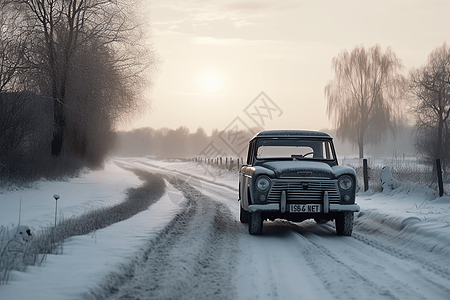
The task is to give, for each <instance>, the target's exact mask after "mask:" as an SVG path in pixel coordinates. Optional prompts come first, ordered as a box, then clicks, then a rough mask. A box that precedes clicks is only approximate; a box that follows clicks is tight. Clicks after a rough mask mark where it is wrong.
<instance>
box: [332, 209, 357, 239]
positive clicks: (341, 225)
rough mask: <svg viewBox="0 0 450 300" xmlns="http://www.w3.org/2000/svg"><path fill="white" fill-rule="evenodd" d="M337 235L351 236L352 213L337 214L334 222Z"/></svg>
mask: <svg viewBox="0 0 450 300" xmlns="http://www.w3.org/2000/svg"><path fill="white" fill-rule="evenodd" d="M334 222H335V225H336V233H337V235H342V236H351V235H352V231H353V212H344V213H339V214H338V216H337V217H336V219H335V220H334Z"/></svg>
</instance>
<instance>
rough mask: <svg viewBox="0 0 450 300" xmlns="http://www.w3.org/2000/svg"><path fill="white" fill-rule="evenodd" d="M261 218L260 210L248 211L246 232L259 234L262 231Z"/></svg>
mask: <svg viewBox="0 0 450 300" xmlns="http://www.w3.org/2000/svg"><path fill="white" fill-rule="evenodd" d="M262 228H263V219H262V218H261V213H260V212H252V213H249V220H248V232H249V233H250V234H252V235H259V234H261V233H262Z"/></svg>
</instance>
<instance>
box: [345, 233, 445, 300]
mask: <svg viewBox="0 0 450 300" xmlns="http://www.w3.org/2000/svg"><path fill="white" fill-rule="evenodd" d="M353 237H354V238H355V239H357V240H358V241H361V242H362V243H364V244H366V245H368V246H371V247H374V248H376V249H378V250H380V251H383V252H385V253H387V254H389V255H391V256H395V257H398V258H400V259H403V260H408V261H414V262H415V263H417V264H419V265H418V267H417V269H418V270H421V271H423V270H427V271H428V272H431V273H433V274H434V275H435V276H437V277H438V278H444V279H445V280H446V281H447V282H449V281H450V270H449V269H448V266H447V265H445V264H444V265H442V266H439V265H437V264H435V263H432V262H430V261H427V259H425V258H424V257H423V256H418V255H415V254H413V253H411V252H409V251H407V250H406V249H401V248H398V247H393V246H388V245H386V244H384V243H382V242H379V241H376V240H373V239H370V238H367V237H364V236H363V235H360V234H353ZM446 267H447V268H446ZM423 280H424V281H427V282H428V283H429V284H430V285H434V286H435V288H437V289H440V290H442V291H443V292H444V293H447V295H450V289H449V288H448V287H447V286H446V285H442V284H439V283H437V282H436V281H433V280H431V279H430V278H429V275H428V276H423Z"/></svg>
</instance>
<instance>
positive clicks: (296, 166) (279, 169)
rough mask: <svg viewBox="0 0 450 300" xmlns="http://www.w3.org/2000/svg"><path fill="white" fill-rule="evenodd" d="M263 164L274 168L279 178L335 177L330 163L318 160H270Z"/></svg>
mask: <svg viewBox="0 0 450 300" xmlns="http://www.w3.org/2000/svg"><path fill="white" fill-rule="evenodd" d="M261 166H262V167H265V168H267V169H270V170H272V171H273V172H274V173H275V176H276V177H277V178H295V177H322V178H328V179H334V178H335V175H334V172H333V169H332V168H331V167H330V166H329V165H328V164H326V163H322V162H316V161H270V162H265V163H263V164H262V165H261Z"/></svg>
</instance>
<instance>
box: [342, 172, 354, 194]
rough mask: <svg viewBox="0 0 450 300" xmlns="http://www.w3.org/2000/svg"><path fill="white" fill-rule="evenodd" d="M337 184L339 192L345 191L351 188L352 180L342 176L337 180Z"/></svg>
mask: <svg viewBox="0 0 450 300" xmlns="http://www.w3.org/2000/svg"><path fill="white" fill-rule="evenodd" d="M338 184H339V188H340V189H341V190H344V191H347V190H349V189H351V188H352V187H353V179H352V178H351V177H350V176H348V175H344V176H341V178H339V181H338Z"/></svg>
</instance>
